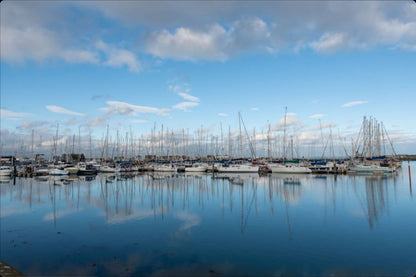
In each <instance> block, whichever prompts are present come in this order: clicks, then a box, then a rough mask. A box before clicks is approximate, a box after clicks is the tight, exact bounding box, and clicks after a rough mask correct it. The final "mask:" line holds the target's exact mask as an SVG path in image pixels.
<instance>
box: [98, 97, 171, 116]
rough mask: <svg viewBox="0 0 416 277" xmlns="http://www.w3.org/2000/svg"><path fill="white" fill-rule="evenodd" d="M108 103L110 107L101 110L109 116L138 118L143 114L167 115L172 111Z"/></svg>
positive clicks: (124, 103)
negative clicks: (117, 115)
mask: <svg viewBox="0 0 416 277" xmlns="http://www.w3.org/2000/svg"><path fill="white" fill-rule="evenodd" d="M106 103H107V105H108V106H109V107H105V108H101V109H102V110H104V111H106V112H107V113H108V114H119V115H129V116H137V115H138V114H142V113H151V114H158V115H166V114H168V113H169V112H170V109H159V108H155V107H148V106H138V105H133V104H129V103H126V102H120V101H107V102H106Z"/></svg>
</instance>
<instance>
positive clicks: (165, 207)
mask: <svg viewBox="0 0 416 277" xmlns="http://www.w3.org/2000/svg"><path fill="white" fill-rule="evenodd" d="M394 178H395V177H394V176H339V177H336V176H333V175H330V176H319V178H316V177H314V176H311V175H302V176H300V175H293V174H292V175H291V174H268V175H258V174H238V173H235V174H234V173H229V174H218V175H214V176H213V175H211V174H206V173H147V174H134V175H132V174H127V175H119V174H117V175H115V174H99V175H97V176H76V177H73V176H68V177H64V178H62V177H48V176H44V177H36V178H16V186H13V185H12V184H11V180H9V179H8V180H4V181H3V180H2V186H1V196H2V197H5V195H8V196H7V199H8V201H10V202H15V205H26V204H29V207H32V206H33V205H44V203H50V204H51V209H50V211H51V212H52V214H53V215H54V216H53V219H54V224H55V225H56V222H57V219H59V216H58V217H57V216H56V215H57V214H62V211H64V210H75V212H79V211H81V210H82V209H90V208H93V209H99V210H101V211H103V212H104V215H105V220H106V222H107V223H109V224H119V223H122V222H125V221H128V220H140V219H144V218H149V217H153V218H155V219H161V220H163V219H165V218H166V216H169V215H173V212H177V211H178V210H179V211H187V210H188V211H189V212H191V211H192V212H195V211H198V212H200V213H204V212H206V207H207V206H209V212H210V213H213V214H214V215H215V214H218V215H220V216H221V217H222V218H226V217H230V216H231V217H232V216H235V213H236V212H237V213H239V214H240V215H239V217H240V224H241V226H240V227H241V232H242V233H244V231H245V230H246V229H247V228H248V227H249V226H250V225H249V219H250V217H257V216H260V215H261V216H264V215H265V213H269V215H270V216H276V217H285V218H286V221H287V225H288V230H289V233H292V231H291V227H290V215H291V214H292V213H296V214H297V215H301V214H300V213H302V210H301V209H299V207H301V206H302V204H303V203H307V201H310V198H311V197H313V198H314V199H317V200H318V201H321V200H323V201H324V202H323V205H324V210H323V216H324V219H325V222H326V220H327V208H328V206H329V207H330V206H331V205H332V210H333V214H334V215H335V214H336V213H337V201H342V202H343V203H344V201H345V199H346V198H348V199H349V200H348V201H350V202H351V203H352V204H351V205H355V204H354V201H357V202H358V203H359V207H360V209H361V210H362V213H364V214H365V218H366V219H367V220H368V224H369V227H370V229H371V228H373V227H374V226H375V224H376V223H377V222H379V220H380V218H381V217H383V216H384V215H386V214H387V212H388V207H389V202H390V201H391V199H390V197H389V194H390V193H392V192H394V188H395V185H393V186H391V184H392V183H393V184H395V179H394ZM8 184H9V185H8ZM305 196H308V197H307V199H304V197H305ZM354 199H356V200H354ZM331 200H332V201H331ZM343 205H345V203H344V204H343ZM355 206H357V205H355ZM283 209H284V213H279V212H277V213H276V211H283ZM68 214H70V213H69V212H68ZM175 216H177V214H175ZM301 216H307V215H304V214H302V215H301ZM47 218H49V217H47Z"/></svg>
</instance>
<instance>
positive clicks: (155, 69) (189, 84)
mask: <svg viewBox="0 0 416 277" xmlns="http://www.w3.org/2000/svg"><path fill="white" fill-rule="evenodd" d="M0 8H1V87H0V88H1V103H0V104H1V144H2V151H3V153H6V152H8V151H9V152H10V150H11V149H12V148H16V147H18V145H23V144H24V145H26V146H27V145H28V144H29V143H30V141H31V136H32V134H33V136H34V137H35V138H34V140H35V141H38V142H37V143H38V144H39V145H43V146H45V147H47V146H49V145H50V144H51V140H52V138H53V136H54V135H56V131H57V129H58V130H59V131H58V132H59V138H60V139H62V141H61V142H62V143H65V141H66V144H68V141H69V140H72V141H73V140H74V136H75V135H76V136H77V137H78V136H79V137H82V141H83V142H84V143H85V142H86V138H87V137H89V136H90V135H91V136H92V138H93V140H94V141H97V142H98V141H100V140H101V141H102V139H103V137H104V136H106V132H107V131H106V130H107V128H108V129H109V132H110V133H111V135H112V137H113V141H114V140H115V138H114V137H115V134H116V132H119V134H123V136H125V134H126V133H129V135H128V136H129V137H131V136H133V137H134V138H139V137H143V136H149V134H151V133H152V130H156V132H161V130H162V128H163V130H165V131H166V130H170V131H171V132H175V133H178V134H180V133H181V134H184V133H186V134H193V135H194V136H198V135H200V134H202V133H204V134H206V135H207V136H209V135H210V136H217V138H218V137H219V136H220V134H221V132H222V133H223V134H228V132H229V131H230V132H232V133H233V134H235V133H237V131H238V130H239V126H240V121H239V113H240V115H241V118H242V119H243V122H244V126H245V127H246V129H247V133H248V134H249V135H248V136H252V139H253V140H254V138H256V139H258V140H259V141H260V140H262V139H263V140H264V138H265V137H264V134H265V133H267V132H268V129H269V126H270V130H271V131H270V132H271V133H273V135H274V136H276V137H278V138H279V139H280V140H281V138H282V135H283V129H284V128H283V127H282V126H283V122H284V121H283V120H284V117H285V114H286V132H285V133H286V135H289V136H290V137H292V138H293V137H295V139H296V143H297V145H307V144H309V145H310V144H311V143H318V144H319V143H320V142H319V141H320V140H321V141H322V137H328V136H329V135H330V134H331V133H332V135H333V136H332V137H334V138H335V137H338V138H339V139H340V140H344V141H347V140H348V141H350V140H355V139H356V137H357V136H358V134H359V131H360V127H361V124H362V122H363V117H364V116H366V117H367V118H369V117H372V118H375V119H376V120H377V121H378V122H383V125H384V126H385V129H386V130H387V132H388V134H389V137H390V138H391V140H392V141H393V143H394V147H395V150H396V152H399V153H416V128H415V127H416V124H415V118H416V112H415V109H414V106H415V103H416V89H415V88H416V85H415V84H416V83H415V81H414V79H415V78H414V72H415V69H416V4H415V3H414V1H352V2H348V1H264V2H261V1H184V2H181V1H59V2H58V1H7V0H6V1H3V2H2V3H1V6H0ZM300 155H302V153H300Z"/></svg>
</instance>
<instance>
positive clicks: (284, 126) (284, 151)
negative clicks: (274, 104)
mask: <svg viewBox="0 0 416 277" xmlns="http://www.w3.org/2000/svg"><path fill="white" fill-rule="evenodd" d="M286 113H287V107H285V119H284V121H283V157H282V158H283V162H285V158H286Z"/></svg>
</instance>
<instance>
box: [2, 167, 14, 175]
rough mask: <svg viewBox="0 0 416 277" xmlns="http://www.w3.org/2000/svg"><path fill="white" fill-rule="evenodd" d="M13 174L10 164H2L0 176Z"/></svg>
mask: <svg viewBox="0 0 416 277" xmlns="http://www.w3.org/2000/svg"><path fill="white" fill-rule="evenodd" d="M12 174H13V170H12V169H11V167H10V166H2V167H1V168H0V176H11V175H12Z"/></svg>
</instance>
